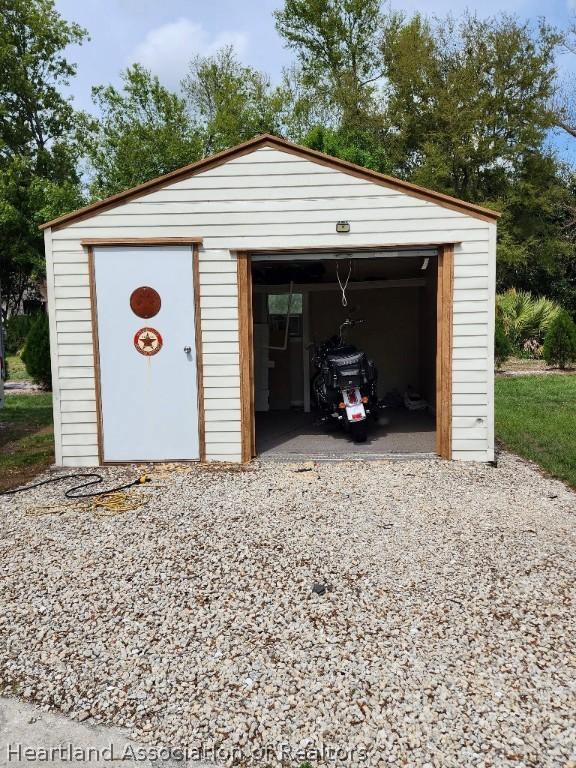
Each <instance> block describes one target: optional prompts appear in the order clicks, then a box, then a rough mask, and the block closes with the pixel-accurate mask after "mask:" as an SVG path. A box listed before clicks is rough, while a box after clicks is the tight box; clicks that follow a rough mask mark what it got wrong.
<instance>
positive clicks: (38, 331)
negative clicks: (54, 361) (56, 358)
mask: <svg viewBox="0 0 576 768" xmlns="http://www.w3.org/2000/svg"><path fill="white" fill-rule="evenodd" d="M22 360H23V362H24V365H25V366H26V370H27V371H28V373H29V374H30V376H31V377H32V378H33V379H34V381H35V382H36V383H38V384H41V385H42V386H43V387H45V388H46V389H50V388H51V386H52V371H51V368H50V335H49V330H48V315H46V314H44V313H43V314H41V315H38V317H37V318H36V321H35V322H34V325H33V326H32V328H31V329H30V333H29V334H28V338H27V339H26V344H25V345H24V350H23V351H22Z"/></svg>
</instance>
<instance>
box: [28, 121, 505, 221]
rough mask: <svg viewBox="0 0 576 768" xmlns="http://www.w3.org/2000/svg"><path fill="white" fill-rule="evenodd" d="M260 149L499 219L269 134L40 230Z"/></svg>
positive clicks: (487, 218) (484, 217)
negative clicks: (265, 148)
mask: <svg viewBox="0 0 576 768" xmlns="http://www.w3.org/2000/svg"><path fill="white" fill-rule="evenodd" d="M262 147H271V148H273V149H279V150H281V151H283V152H289V153H291V154H293V155H297V156H298V157H302V158H304V159H305V160H311V161H312V162H314V163H320V164H321V165H325V166H328V167H329V168H333V169H335V170H337V171H341V172H343V173H347V174H349V175H351V176H356V177H358V178H361V179H364V180H365V181H371V182H373V183H375V184H379V185H380V186H383V187H388V188H389V189H394V190H397V191H399V192H404V193H405V194H407V195H411V196H412V197H418V198H420V199H421V200H426V201H427V202H430V203H435V204H436V205H440V206H443V207H445V208H450V209H452V210H456V211H460V212H461V213H465V214H468V215H469V216H474V217H475V218H478V219H482V220H483V221H494V220H496V219H498V218H500V215H501V214H500V213H498V212H497V211H493V210H491V209H490V208H483V207H482V206H480V205H475V204H474V203H469V202H467V201H466V200H459V199H458V198H456V197H451V196H450V195H445V194H443V193H442V192H435V191H434V190H432V189H426V188H425V187H419V186H417V185H416V184H411V183H410V182H408V181H402V180H401V179H396V178H394V177H393V176H387V175H386V174H384V173H378V171H372V170H370V169H369V168H363V167H362V166H360V165H356V164H355V163H349V162H348V161H347V160H341V159H340V158H337V157H332V156H331V155H326V154H324V153H323V152H318V151H317V150H315V149H309V148H308V147H302V146H300V145H299V144H293V143H292V142H291V141H286V139H280V138H279V137H278V136H272V135H271V134H267V133H266V134H263V135H261V136H256V137H255V138H253V139H250V141H246V142H244V143H243V144H238V145H236V146H235V147H231V148H230V149H225V150H224V151H223V152H219V153H218V154H216V155H211V156H210V157H206V158H204V159H202V160H198V161H197V162H195V163H191V164H190V165H185V166H184V167H183V168H178V169H177V170H175V171H171V172H170V173H166V174H164V175H163V176H158V177H157V178H155V179H150V180H149V181H145V182H144V183H143V184H139V185H138V186H137V187H132V188H131V189H126V190H124V191H123V192H118V193H117V194H116V195H112V196H111V197H107V198H105V199H104V200H97V201H96V202H95V203H91V204H90V205H86V206H84V208H79V209H78V210H77V211H72V212H71V213H66V214H64V215H63V216H59V217H58V218H56V219H52V220H51V221H47V222H46V223H45V224H41V225H40V229H47V228H48V227H53V228H54V229H62V228H63V227H65V226H66V225H68V224H70V223H71V222H73V221H78V220H80V219H85V218H87V217H89V216H92V215H94V214H96V213H98V212H99V211H104V210H107V209H109V208H114V207H115V206H117V205H120V204H122V203H124V202H126V201H127V200H131V199H133V198H136V197H141V196H142V195H145V194H147V193H148V192H152V191H154V190H156V189H160V188H162V187H165V186H167V185H169V184H172V183H174V182H176V181H181V180H182V179H187V178H189V177H190V176H195V175H196V174H198V173H202V172H203V171H207V170H209V169H210V168H215V167H217V166H218V165H222V164H223V163H227V162H228V161H229V160H233V159H234V158H235V157H240V156H241V155H246V154H249V153H250V152H254V151H255V150H257V149H261V148H262Z"/></svg>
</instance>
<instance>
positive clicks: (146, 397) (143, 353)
mask: <svg viewBox="0 0 576 768" xmlns="http://www.w3.org/2000/svg"><path fill="white" fill-rule="evenodd" d="M94 278H95V293H96V306H97V316H98V347H99V357H100V400H101V412H102V431H103V449H104V450H103V453H104V456H103V458H104V461H164V460H178V459H184V460H187V459H198V458H199V441H198V396H197V381H196V342H195V324H194V282H193V281H194V274H193V269H192V250H191V248H190V247H189V246H150V247H148V246H146V247H143V246H139V247H101V248H94Z"/></svg>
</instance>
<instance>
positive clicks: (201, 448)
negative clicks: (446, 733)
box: [83, 237, 206, 466]
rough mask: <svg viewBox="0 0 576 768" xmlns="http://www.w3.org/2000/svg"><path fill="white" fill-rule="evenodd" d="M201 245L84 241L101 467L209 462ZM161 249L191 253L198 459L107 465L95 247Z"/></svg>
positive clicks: (195, 242) (159, 240)
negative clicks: (185, 247) (176, 247)
mask: <svg viewBox="0 0 576 768" xmlns="http://www.w3.org/2000/svg"><path fill="white" fill-rule="evenodd" d="M201 242H202V241H201V240H200V239H199V238H153V237H151V238H130V239H129V238H124V239H123V240H122V241H121V240H119V239H118V238H98V239H94V240H92V241H83V245H84V247H86V248H87V250H88V284H89V288H90V317H91V325H92V351H93V355H94V385H95V391H96V430H97V441H98V463H99V464H100V465H101V466H104V465H117V464H134V463H140V464H142V463H144V464H161V463H163V462H166V461H179V462H182V463H188V461H190V462H191V463H195V462H197V461H200V462H204V461H206V425H205V415H204V378H203V353H202V318H201V314H200V313H201V309H200V274H199V273H200V267H199V247H200V243H201ZM159 245H167V246H170V245H172V246H174V245H189V246H191V250H192V276H193V279H192V282H193V286H192V288H193V300H194V335H195V345H196V389H197V395H198V459H190V460H186V459H178V458H174V459H170V458H166V459H162V461H149V460H145V459H138V460H134V461H129V460H126V461H105V460H104V420H103V418H102V386H101V377H100V345H99V341H98V296H97V290H96V274H95V269H94V247H106V246H122V247H130V246H151V247H153V246H159Z"/></svg>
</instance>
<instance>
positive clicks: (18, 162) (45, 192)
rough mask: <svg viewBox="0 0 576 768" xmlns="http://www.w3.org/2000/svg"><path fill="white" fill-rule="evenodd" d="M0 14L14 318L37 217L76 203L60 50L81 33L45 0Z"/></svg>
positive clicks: (1, 175) (37, 265) (3, 186)
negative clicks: (62, 92)
mask: <svg viewBox="0 0 576 768" xmlns="http://www.w3.org/2000/svg"><path fill="white" fill-rule="evenodd" d="M0 10H1V13H0V83H1V87H0V243H1V245H0V257H1V258H0V281H1V283H2V293H3V300H4V302H5V306H6V307H8V308H9V310H11V311H14V310H16V309H18V306H19V303H20V299H21V297H22V296H23V295H24V292H25V291H27V290H29V289H30V286H31V285H32V283H33V281H34V280H35V279H36V278H38V277H39V276H41V274H42V272H43V264H44V259H43V240H42V235H41V233H40V232H38V229H37V224H39V223H40V216H41V214H40V211H41V210H43V211H44V212H46V211H47V210H48V209H50V210H51V212H52V213H53V214H54V215H58V214H59V213H63V212H65V211H66V210H69V207H68V206H69V205H70V204H73V205H74V204H76V202H77V201H78V200H79V198H80V199H81V195H80V189H79V178H78V174H77V166H78V153H79V148H78V145H77V144H76V143H75V130H76V125H77V115H76V113H75V112H74V109H73V107H72V104H71V103H70V101H69V100H67V99H66V98H64V97H63V96H62V94H61V91H60V89H61V87H62V86H63V85H65V84H67V83H68V82H69V80H70V78H71V77H72V76H73V75H74V73H75V66H74V65H73V64H71V63H70V62H68V60H67V59H66V58H65V56H64V50H65V48H67V47H68V46H70V45H73V44H79V43H81V42H82V41H83V39H84V38H85V37H86V32H85V31H84V30H83V29H82V28H81V27H79V26H78V25H77V24H73V23H69V22H67V21H65V20H64V19H62V18H61V16H60V15H59V14H58V13H57V11H56V10H55V8H54V3H53V0H0ZM59 190H61V191H59ZM52 196H53V201H52V202H50V198H52ZM55 203H59V204H60V205H61V206H62V207H60V208H59V207H58V205H56V204H55Z"/></svg>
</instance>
